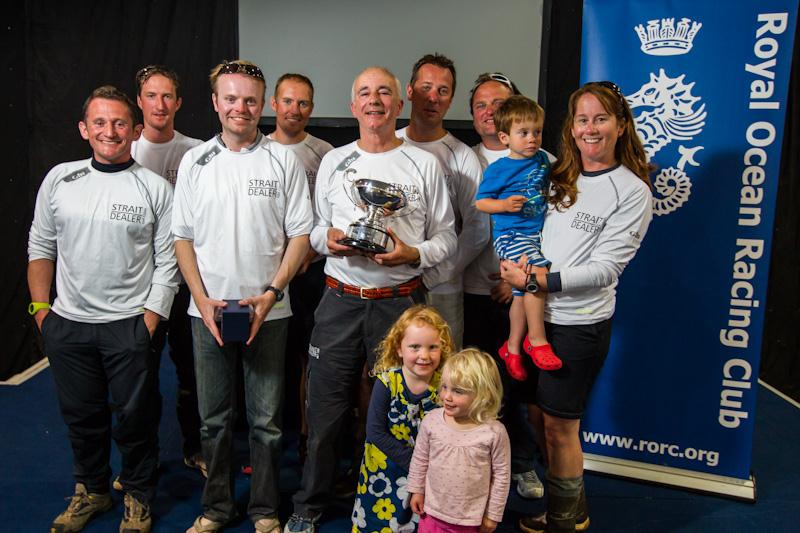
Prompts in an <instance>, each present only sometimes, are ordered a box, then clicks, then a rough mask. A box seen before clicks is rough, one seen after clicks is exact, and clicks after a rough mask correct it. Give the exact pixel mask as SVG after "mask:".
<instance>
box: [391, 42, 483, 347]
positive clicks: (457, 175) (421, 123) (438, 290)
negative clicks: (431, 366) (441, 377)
mask: <svg viewBox="0 0 800 533" xmlns="http://www.w3.org/2000/svg"><path fill="white" fill-rule="evenodd" d="M455 88H456V69H455V66H454V65H453V61H452V60H450V59H449V58H447V57H446V56H443V55H440V54H427V55H425V56H423V57H422V58H420V59H419V60H418V61H417V62H416V63H415V64H414V67H413V68H412V70H411V80H410V81H409V83H408V85H407V86H406V96H407V97H408V99H409V101H410V102H411V120H410V121H409V124H408V127H407V128H403V129H402V130H400V131H398V132H397V134H398V137H401V138H403V139H405V140H406V142H408V143H409V144H411V145H413V146H417V147H418V148H422V149H423V150H425V151H427V152H430V153H431V154H433V155H435V156H436V159H438V161H439V164H440V165H441V167H442V170H443V171H444V176H445V180H446V181H447V189H448V193H449V196H450V204H451V205H452V207H453V214H454V216H455V228H456V234H457V235H458V247H457V249H456V253H455V254H454V255H452V256H451V257H449V258H448V259H447V260H446V261H443V262H442V263H439V264H438V265H436V266H434V267H432V268H429V269H427V270H426V271H425V273H424V274H423V276H422V279H423V282H424V284H425V287H427V289H428V294H427V295H426V299H427V302H428V304H430V305H432V306H434V307H435V308H436V309H437V310H438V311H439V312H440V313H441V314H442V316H443V317H444V319H445V320H446V321H447V323H448V324H449V325H450V331H451V333H452V335H453V342H454V343H455V344H456V347H457V348H458V349H461V342H462V338H463V334H464V283H463V277H462V276H463V273H464V269H465V268H466V267H467V265H469V264H470V263H471V262H472V261H473V260H474V259H475V258H476V257H477V256H478V254H479V253H480V252H481V251H482V250H483V248H484V247H485V246H486V244H487V243H488V242H489V233H490V228H489V215H487V214H485V213H482V212H481V211H478V210H477V209H476V208H475V194H476V193H477V191H478V185H479V184H480V182H481V176H482V174H483V169H482V168H481V164H480V162H479V161H478V158H477V156H476V155H475V153H474V152H473V151H472V150H470V148H469V147H468V146H467V145H466V144H464V143H463V142H461V141H459V140H458V139H456V138H455V137H453V135H451V134H450V133H449V132H448V131H447V130H446V129H444V125H443V122H444V117H445V115H446V114H447V110H448V109H450V104H451V103H452V101H453V93H454V92H455Z"/></svg>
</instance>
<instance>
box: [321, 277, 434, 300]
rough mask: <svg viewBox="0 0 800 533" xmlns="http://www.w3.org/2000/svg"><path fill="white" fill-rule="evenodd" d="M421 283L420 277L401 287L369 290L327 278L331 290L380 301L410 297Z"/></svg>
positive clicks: (402, 284) (326, 282)
mask: <svg viewBox="0 0 800 533" xmlns="http://www.w3.org/2000/svg"><path fill="white" fill-rule="evenodd" d="M420 283H422V280H421V279H420V277H419V276H417V277H416V278H413V279H410V280H408V281H406V282H405V283H401V284H400V285H395V286H394V287H375V288H367V287H356V286H355V285H348V284H347V283H342V282H341V281H339V280H338V279H336V278H332V277H330V276H325V285H327V286H328V287H330V288H331V289H337V290H339V291H341V292H343V293H344V294H351V295H353V296H358V297H359V298H361V299H363V300H379V299H381V298H398V297H401V296H408V295H409V294H411V293H412V292H413V291H414V290H416V289H417V288H418V287H419V285H420Z"/></svg>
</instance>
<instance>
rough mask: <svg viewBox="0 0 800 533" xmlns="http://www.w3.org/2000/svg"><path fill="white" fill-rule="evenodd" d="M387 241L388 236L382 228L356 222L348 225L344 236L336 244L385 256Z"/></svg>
mask: <svg viewBox="0 0 800 533" xmlns="http://www.w3.org/2000/svg"><path fill="white" fill-rule="evenodd" d="M389 240H390V239H389V234H388V233H386V231H384V229H383V228H382V227H378V226H375V225H372V224H365V223H363V222H356V223H354V224H350V227H348V228H347V233H346V236H345V237H344V238H343V239H341V240H339V241H338V242H339V244H344V245H345V246H352V247H353V248H358V249H359V250H363V251H365V252H370V253H374V254H385V253H386V251H387V248H386V245H387V244H389Z"/></svg>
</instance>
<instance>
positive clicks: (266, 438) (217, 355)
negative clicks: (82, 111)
mask: <svg viewBox="0 0 800 533" xmlns="http://www.w3.org/2000/svg"><path fill="white" fill-rule="evenodd" d="M210 81H211V87H212V91H213V93H212V95H211V99H212V102H213V104H214V109H215V110H216V111H217V114H218V115H219V119H220V123H221V125H222V133H220V134H217V135H216V136H215V137H213V138H212V139H210V140H209V141H206V142H205V143H203V144H202V145H200V146H198V147H196V148H193V149H192V150H190V151H188V152H187V153H186V155H185V156H184V157H183V160H182V161H181V165H180V168H179V170H178V182H177V184H176V186H175V206H174V211H173V217H172V232H173V233H174V234H175V251H176V255H177V256H178V263H179V265H180V267H181V272H182V273H183V277H184V279H186V283H187V284H188V285H189V290H190V291H191V294H192V298H191V303H190V304H189V315H191V316H192V335H193V340H194V355H195V370H196V374H197V392H198V400H199V407H200V416H201V418H202V420H203V426H202V429H201V437H202V444H203V456H204V457H205V459H206V461H207V462H208V479H207V481H206V486H205V490H204V491H203V497H202V503H203V514H202V515H201V516H199V517H198V518H197V519H196V520H195V522H194V524H193V525H192V527H191V528H189V531H190V532H194V533H197V532H199V531H215V530H217V529H221V528H222V527H224V526H225V525H226V524H227V523H229V522H230V521H231V520H233V519H234V518H235V517H236V505H235V499H234V485H233V480H234V472H233V468H234V465H233V464H232V463H231V461H232V459H233V429H234V428H233V424H234V412H235V405H234V402H235V394H234V392H235V387H236V360H237V358H238V357H241V359H242V366H243V368H244V392H245V406H246V411H247V421H248V424H249V426H250V439H249V441H250V461H251V464H252V468H253V475H252V477H251V479H250V503H249V505H248V508H247V513H248V515H249V517H250V520H251V521H252V522H253V523H254V524H255V527H256V529H257V530H258V531H263V532H266V533H273V532H276V533H277V532H279V531H280V523H279V522H278V517H277V513H278V496H279V493H278V477H279V476H278V474H279V472H278V468H277V466H278V457H279V455H280V437H281V429H280V412H281V402H282V397H283V368H284V349H285V346H286V333H287V329H288V322H289V316H290V315H291V308H290V306H289V304H288V301H287V300H288V298H284V289H285V288H286V286H287V285H288V284H289V281H290V280H291V279H292V277H293V276H294V274H295V273H296V272H297V269H298V268H300V265H301V264H302V262H303V259H304V258H305V256H306V253H307V252H308V234H309V233H310V231H311V227H312V213H311V201H310V198H309V194H308V183H307V182H306V177H305V173H304V172H303V168H302V166H301V165H300V162H299V161H298V160H297V158H296V157H295V156H294V154H293V153H292V152H291V151H290V150H288V149H286V148H285V147H284V146H283V145H281V144H280V143H277V142H275V141H272V140H270V139H268V138H266V137H264V136H263V135H262V134H261V133H260V132H259V130H258V121H259V119H260V118H261V111H262V109H263V108H264V104H265V99H264V95H265V90H266V83H265V81H264V75H263V73H262V72H261V69H260V68H258V67H257V66H256V65H254V64H252V63H250V62H247V61H242V60H237V61H230V62H229V61H225V62H223V63H221V64H219V65H217V66H216V67H215V68H214V69H213V70H212V72H211V76H210ZM226 300H228V301H232V302H230V303H226ZM234 303H236V304H238V305H241V306H245V307H248V306H249V307H250V308H251V315H252V319H251V325H250V327H249V332H248V335H247V340H246V341H241V342H240V341H236V340H231V341H228V342H225V343H223V340H222V333H224V331H223V332H221V331H220V327H219V325H218V324H217V320H218V317H217V315H218V313H221V312H223V309H224V308H225V307H226V306H229V305H230V306H232V305H233V304H234ZM223 324H224V322H223Z"/></svg>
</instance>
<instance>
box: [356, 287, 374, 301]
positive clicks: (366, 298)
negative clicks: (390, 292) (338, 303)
mask: <svg viewBox="0 0 800 533" xmlns="http://www.w3.org/2000/svg"><path fill="white" fill-rule="evenodd" d="M370 290H372V289H371V288H370V287H359V288H358V297H359V298H361V299H362V300H371V299H372V298H370V297H369V296H364V291H370Z"/></svg>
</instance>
